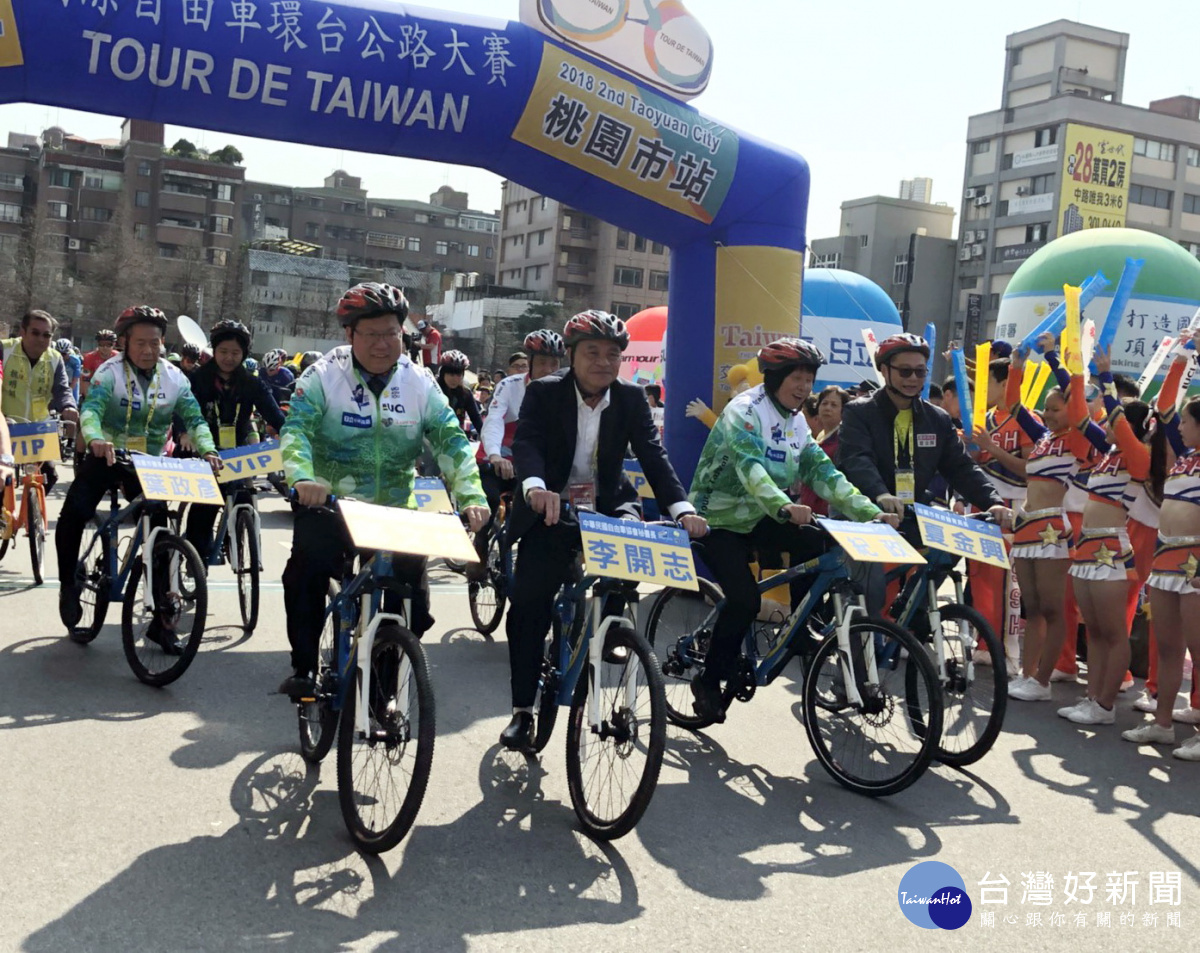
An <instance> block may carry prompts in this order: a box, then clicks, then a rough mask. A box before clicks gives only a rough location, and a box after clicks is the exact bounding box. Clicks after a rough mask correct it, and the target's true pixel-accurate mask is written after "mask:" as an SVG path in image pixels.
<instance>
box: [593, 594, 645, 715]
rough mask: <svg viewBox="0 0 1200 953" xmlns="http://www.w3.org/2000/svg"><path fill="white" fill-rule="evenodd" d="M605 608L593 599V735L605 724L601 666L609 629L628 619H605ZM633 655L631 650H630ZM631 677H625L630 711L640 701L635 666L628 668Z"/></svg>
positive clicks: (610, 617) (600, 601) (632, 608)
mask: <svg viewBox="0 0 1200 953" xmlns="http://www.w3.org/2000/svg"><path fill="white" fill-rule="evenodd" d="M629 608H630V610H631V611H633V612H635V613H636V609H635V608H634V607H633V606H630V607H629ZM603 611H604V600H603V599H595V598H594V599H592V606H591V616H592V617H591V619H590V620H589V623H588V624H589V627H590V628H591V630H592V640H591V643H590V644H589V645H588V672H587V677H588V711H587V717H588V725H589V726H590V727H591V729H592V734H599V733H600V731H601V728H602V726H603V722H604V718H603V715H602V714H601V711H600V672H601V668H600V666H601V665H602V664H603V662H604V642H605V640H606V639H607V638H608V630H609V629H611V628H612V627H613V626H614V625H621V624H623V623H626V622H628V621H629V620H628V619H626V618H625V617H624V616H615V615H610V616H609V617H608V618H602V615H603ZM634 628H635V630H636V628H637V622H636V615H635V617H634ZM631 657H632V653H631ZM627 674H628V677H627V678H626V680H625V708H626V709H628V710H629V711H633V710H634V706H635V704H636V702H637V673H636V670H635V669H632V668H631V669H629V671H628V673H627Z"/></svg>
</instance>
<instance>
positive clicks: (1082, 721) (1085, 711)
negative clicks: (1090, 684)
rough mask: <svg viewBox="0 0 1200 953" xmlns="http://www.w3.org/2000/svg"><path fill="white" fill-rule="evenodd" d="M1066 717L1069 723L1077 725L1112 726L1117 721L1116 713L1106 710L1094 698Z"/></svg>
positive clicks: (1109, 709)
mask: <svg viewBox="0 0 1200 953" xmlns="http://www.w3.org/2000/svg"><path fill="white" fill-rule="evenodd" d="M1066 717H1067V721H1073V722H1074V723H1075V724H1077V725H1111V724H1112V723H1113V722H1114V721H1116V720H1117V715H1116V712H1114V711H1113V710H1112V709H1111V708H1105V707H1104V706H1103V705H1101V704H1100V703H1099V702H1098V701H1096V700H1095V699H1094V698H1089V699H1088V703H1087V704H1086V705H1080V706H1079V707H1078V708H1077V709H1076V710H1075V711H1073V712H1071V714H1069V715H1067V716H1066Z"/></svg>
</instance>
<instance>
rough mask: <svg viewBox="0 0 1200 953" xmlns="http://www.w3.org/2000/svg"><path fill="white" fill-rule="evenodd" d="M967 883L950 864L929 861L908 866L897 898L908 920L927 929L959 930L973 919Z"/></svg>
mask: <svg viewBox="0 0 1200 953" xmlns="http://www.w3.org/2000/svg"><path fill="white" fill-rule="evenodd" d="M966 886H967V885H966V883H965V882H964V881H963V879H962V877H960V876H959V874H958V871H957V870H955V869H954V868H953V867H951V866H950V865H949V864H943V863H941V862H939V861H936V860H926V861H923V862H922V863H919V864H915V865H914V866H912V867H910V868H909V869H908V873H906V874H905V875H904V877H903V878H902V879H901V881H900V889H899V890H898V891H897V895H896V899H897V900H898V901H899V903H900V910H901V912H903V914H904V915H905V916H906V917H908V919H909V922H911V923H915V924H916V925H917V926H919V927H921V928H922V929H925V930H957V929H958V928H959V927H961V926H963V925H964V924H966V923H967V921H969V920H970V919H971V898H970V897H968V896H967V889H966Z"/></svg>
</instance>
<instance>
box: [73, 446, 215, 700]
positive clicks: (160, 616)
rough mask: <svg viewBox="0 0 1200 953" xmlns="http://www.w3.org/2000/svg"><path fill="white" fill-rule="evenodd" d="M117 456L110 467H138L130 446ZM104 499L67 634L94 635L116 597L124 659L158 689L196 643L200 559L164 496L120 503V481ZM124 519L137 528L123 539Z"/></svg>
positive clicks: (203, 601)
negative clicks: (104, 512) (105, 509)
mask: <svg viewBox="0 0 1200 953" xmlns="http://www.w3.org/2000/svg"><path fill="white" fill-rule="evenodd" d="M116 459H117V462H116V463H115V464H113V465H114V466H121V467H124V468H126V469H127V470H129V471H130V472H131V473H132V472H135V471H133V464H132V459H131V458H130V456H129V454H128V453H127V452H125V451H118V453H117V457H116ZM109 499H110V501H111V506H110V510H109V515H108V517H107V518H105V519H101V518H100V515H99V513H97V515H96V518H95V519H96V523H97V529H96V531H95V533H94V534H93V535H92V539H91V541H90V542H89V544H88V547H87V549H85V550H84V552H83V555H82V556H81V557H80V559H79V562H78V564H77V566H76V570H75V584H76V586H77V588H78V591H79V601H80V606H81V609H82V615H81V616H80V619H79V622H78V623H77V624H76V625H75V627H74V628H73V629H72V630H71V633H70V638H71V640H72V641H74V642H77V643H79V644H81V645H86V644H88V643H90V642H92V641H93V640H94V639H95V638H96V636H97V635H99V634H100V629H101V628H102V627H103V625H104V619H105V617H106V616H107V614H108V607H109V605H110V604H111V603H112V602H114V601H117V600H121V601H122V602H123V606H122V610H121V645H122V647H123V648H124V651H125V659H126V661H127V662H128V663H129V667H130V668H131V669H132V670H133V674H134V675H136V676H137V677H138V679H139V680H140V681H142V682H145V683H146V684H147V685H153V686H155V687H157V688H161V687H162V686H164V685H169V684H170V683H171V682H173V681H175V680H176V679H178V678H179V677H180V676H181V675H183V673H184V672H186V671H187V669H188V666H190V665H191V664H192V660H193V659H194V658H195V657H196V652H197V651H198V650H199V648H200V640H201V639H202V638H203V636H204V624H205V619H206V616H207V612H208V585H207V581H206V577H205V572H204V565H203V563H202V562H201V560H200V556H199V554H198V553H197V552H196V550H195V548H194V547H193V546H192V544H191V543H189V542H188V541H187V540H185V539H183V538H182V537H181V536H179V535H178V534H177V533H174V532H172V531H171V529H170V528H169V523H170V519H171V516H170V513H169V509H168V505H167V504H166V503H163V502H159V501H153V500H147V499H145V498H144V497H143V496H142V495H141V494H138V495H137V496H136V497H134V498H133V500H131V501H130V502H129V503H128V504H127V505H126V506H125V507H124V508H122V507H121V505H120V497H119V489H118V488H117V487H113V488H112V489H111V490H110V491H109ZM128 523H132V524H133V525H134V527H135V528H134V532H133V534H132V536H126V537H124V538H122V537H121V535H120V532H121V527H122V526H123V525H125V524H128ZM122 545H123V552H121V553H120V555H118V550H120V549H122Z"/></svg>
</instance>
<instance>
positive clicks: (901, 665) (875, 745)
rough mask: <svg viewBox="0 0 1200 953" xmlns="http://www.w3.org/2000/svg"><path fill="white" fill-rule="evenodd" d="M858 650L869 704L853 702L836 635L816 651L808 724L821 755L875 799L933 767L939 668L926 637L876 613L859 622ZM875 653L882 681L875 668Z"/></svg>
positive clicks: (808, 680) (808, 682) (853, 641)
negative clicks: (919, 637) (872, 672)
mask: <svg viewBox="0 0 1200 953" xmlns="http://www.w3.org/2000/svg"><path fill="white" fill-rule="evenodd" d="M850 648H851V662H852V671H853V676H854V684H855V687H856V689H857V691H858V694H859V695H860V697H861V699H862V701H861V703H851V702H850V701H849V698H848V693H847V691H846V679H845V673H844V671H843V667H842V662H841V659H840V657H839V653H838V642H837V633H836V632H833V633H831V634H830V635H829V636H828V638H826V639H825V641H824V642H822V643H821V645H820V646H819V647H818V648H817V650H816V652H815V653H814V654H813V657H812V660H811V664H810V665H809V667H808V672H807V675H806V677H805V680H804V702H803V705H804V728H805V731H806V732H807V733H808V739H809V741H810V742H811V744H812V748H813V751H814V753H815V754H816V756H817V760H818V761H820V762H821V766H822V767H823V768H825V770H826V771H828V772H829V773H830V774H831V775H833V777H834V779H835V780H837V782H838V783H839V784H841V785H842V786H843V787H846V788H849V789H850V790H851V791H854V792H856V793H858V794H866V795H870V796H872V797H879V796H882V795H887V794H895V793H896V792H897V791H902V790H904V789H905V788H906V787H908V786H909V785H910V784H912V783H913V782H914V781H916V780H917V778H919V777H920V776H921V775H922V774H923V773H924V772H925V769H926V768H927V767H929V763H930V761H932V760H933V756H934V754H935V752H936V751H937V743H938V739H939V738H940V737H941V732H942V697H941V688H940V686H939V684H938V679H937V672H936V670H935V669H934V667H933V663H932V662H931V661H930V660H929V653H928V652H927V651H926V650H925V648H924V646H922V645H921V643H920V642H918V641H917V640H916V639H915V638H914V637H913V636H912V635H911V634H909V633H908V632H906V631H904V630H903V629H901V628H899V627H897V626H896V625H894V624H893V623H891V622H888V621H886V620H884V619H880V618H877V617H875V616H869V617H867V618H866V619H860V620H859V621H856V622H853V623H851V625H850ZM871 658H873V659H874V661H875V669H876V677H875V678H871V676H870V673H869V672H868V666H867V661H868V660H869V659H871ZM910 670H912V671H913V674H912V676H911V678H912V686H913V687H912V689H911V690H910V689H909V688H908V682H909V679H910V675H909V672H910Z"/></svg>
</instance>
